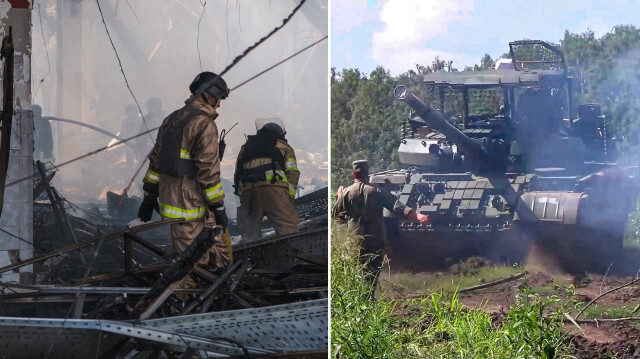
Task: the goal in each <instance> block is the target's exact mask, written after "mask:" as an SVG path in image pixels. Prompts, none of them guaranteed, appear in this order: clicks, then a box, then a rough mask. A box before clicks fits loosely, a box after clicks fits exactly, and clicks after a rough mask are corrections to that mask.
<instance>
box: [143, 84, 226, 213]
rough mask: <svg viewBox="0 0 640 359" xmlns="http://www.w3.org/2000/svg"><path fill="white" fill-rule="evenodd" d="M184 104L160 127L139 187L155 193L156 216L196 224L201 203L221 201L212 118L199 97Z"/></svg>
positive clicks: (203, 205)
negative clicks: (157, 209)
mask: <svg viewBox="0 0 640 359" xmlns="http://www.w3.org/2000/svg"><path fill="white" fill-rule="evenodd" d="M189 101H191V102H189ZM186 103H187V105H186V106H185V107H183V108H181V109H179V110H177V111H175V112H173V113H172V114H171V115H169V116H168V117H167V118H165V119H164V121H163V122H162V126H161V127H160V129H159V130H158V137H157V140H156V144H155V146H154V147H153V151H152V152H151V154H150V155H149V169H148V170H147V173H146V175H145V177H144V180H143V182H144V183H145V184H144V189H145V190H146V191H149V190H151V191H152V190H153V188H154V187H155V188H157V189H158V199H159V206H160V215H162V216H163V217H167V218H185V219H187V220H199V219H202V218H204V217H205V214H206V212H207V206H206V205H207V203H208V204H214V203H217V202H220V201H222V200H223V199H224V192H223V190H222V182H221V178H220V158H219V155H218V128H217V127H216V123H215V122H214V120H215V119H216V117H217V116H218V114H217V113H216V111H215V110H214V109H213V107H211V106H210V105H209V104H207V103H206V102H205V101H204V100H203V99H201V98H200V97H197V98H193V96H192V97H191V99H189V100H187V101H186ZM211 217H212V216H211Z"/></svg>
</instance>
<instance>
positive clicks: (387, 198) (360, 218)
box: [333, 180, 411, 243]
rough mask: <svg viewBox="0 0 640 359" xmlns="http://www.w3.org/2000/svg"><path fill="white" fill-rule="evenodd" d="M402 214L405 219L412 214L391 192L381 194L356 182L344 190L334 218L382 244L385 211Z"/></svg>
mask: <svg viewBox="0 0 640 359" xmlns="http://www.w3.org/2000/svg"><path fill="white" fill-rule="evenodd" d="M383 208H386V209H388V210H389V211H392V212H401V213H402V215H404V216H405V217H406V216H407V215H408V214H409V213H410V212H411V208H409V207H406V206H405V205H404V204H402V203H401V202H399V201H398V199H397V198H396V197H395V196H394V195H392V194H391V193H389V192H380V191H378V190H377V189H376V188H375V187H373V186H371V185H369V184H366V183H364V182H361V181H359V180H356V181H355V182H354V183H353V184H352V185H351V186H349V187H347V188H345V189H344V191H343V192H342V196H341V198H340V199H339V200H337V201H336V203H335V205H334V208H333V216H334V217H337V218H339V219H346V220H347V221H348V224H347V227H348V228H349V230H350V231H351V232H353V233H355V234H359V235H362V236H372V237H375V238H376V239H378V240H379V241H380V242H381V243H382V235H383V233H384V228H383V213H382V212H383V211H382V209H383Z"/></svg>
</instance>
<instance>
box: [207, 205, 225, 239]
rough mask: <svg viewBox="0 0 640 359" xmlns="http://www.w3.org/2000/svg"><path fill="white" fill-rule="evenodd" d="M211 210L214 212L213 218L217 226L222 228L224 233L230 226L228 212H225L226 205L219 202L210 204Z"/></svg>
mask: <svg viewBox="0 0 640 359" xmlns="http://www.w3.org/2000/svg"><path fill="white" fill-rule="evenodd" d="M209 210H210V211H211V212H213V217H214V218H215V220H216V224H217V225H218V226H222V232H224V231H226V230H227V225H228V224H229V218H228V217H227V212H226V211H225V210H224V203H222V202H219V203H215V204H210V205H209Z"/></svg>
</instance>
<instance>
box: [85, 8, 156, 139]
mask: <svg viewBox="0 0 640 359" xmlns="http://www.w3.org/2000/svg"><path fill="white" fill-rule="evenodd" d="M96 4H98V11H99V12H100V18H102V23H103V24H104V29H105V31H106V32H107V36H108V37H109V42H111V47H112V48H113V52H114V53H115V54H116V59H118V65H119V66H120V72H122V76H123V77H124V82H125V84H126V85H127V89H129V93H131V97H133V101H135V103H136V106H138V111H139V112H140V116H141V117H142V122H143V123H144V127H145V128H146V129H147V133H149V138H151V142H152V143H155V142H156V141H155V140H154V139H153V136H151V133H150V132H151V131H149V127H148V126H147V120H146V119H145V118H144V114H143V113H142V108H140V104H139V103H138V99H137V98H136V95H134V94H133V90H131V86H129V80H127V75H126V74H125V73H124V68H122V61H120V55H118V50H116V45H114V43H113V39H112V38H111V34H110V33H109V28H108V27H107V22H106V21H105V20H104V14H102V8H101V7H100V1H99V0H96Z"/></svg>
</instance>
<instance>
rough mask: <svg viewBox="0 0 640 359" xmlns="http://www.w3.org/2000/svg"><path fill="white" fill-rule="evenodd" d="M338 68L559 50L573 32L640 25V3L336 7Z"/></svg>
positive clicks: (401, 2) (544, 0) (361, 1)
mask: <svg viewBox="0 0 640 359" xmlns="http://www.w3.org/2000/svg"><path fill="white" fill-rule="evenodd" d="M330 11H331V66H332V67H335V68H336V69H337V70H338V71H340V70H341V69H345V68H358V69H360V70H361V72H364V73H367V74H368V73H370V72H371V71H372V70H373V69H375V68H376V67H377V66H383V67H384V68H385V69H387V70H389V71H390V73H391V74H392V75H394V76H396V75H399V74H401V73H404V72H406V71H408V70H410V69H415V64H420V65H430V64H431V62H432V60H433V58H434V57H435V56H440V58H441V59H443V60H447V61H448V60H453V67H455V68H458V69H459V70H462V69H463V68H464V66H472V65H474V64H476V63H477V64H479V63H480V58H481V57H482V56H483V55H484V54H485V53H488V54H489V55H491V57H492V58H494V59H496V58H497V57H499V56H501V55H502V54H503V53H505V52H507V51H508V49H509V48H508V43H509V41H513V40H522V39H535V40H546V41H550V42H554V43H559V42H560V40H561V39H562V38H563V36H564V32H565V30H569V31H570V32H572V33H582V32H585V31H586V30H587V29H591V30H592V31H593V32H594V33H595V35H596V36H597V37H599V36H602V35H603V34H605V33H607V32H609V31H610V30H611V29H612V28H613V27H614V26H615V25H629V24H631V25H635V26H640V21H639V20H638V19H640V18H639V17H638V13H639V12H640V1H634V0H626V1H625V0H611V1H595V0H591V1H589V0H567V1H565V0H562V1H560V0H530V1H512V0H509V1H508V0H476V1H474V0H447V1H442V0H350V1H335V0H334V1H331V9H330Z"/></svg>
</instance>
